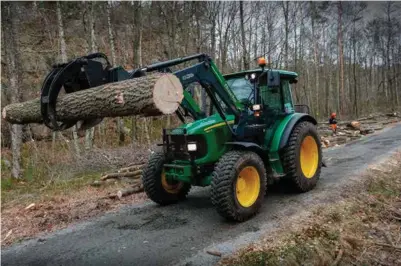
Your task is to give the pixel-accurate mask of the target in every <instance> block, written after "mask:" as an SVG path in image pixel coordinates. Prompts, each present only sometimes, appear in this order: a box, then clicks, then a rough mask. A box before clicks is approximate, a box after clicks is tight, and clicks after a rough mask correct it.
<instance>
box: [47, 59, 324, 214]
mask: <svg viewBox="0 0 401 266" xmlns="http://www.w3.org/2000/svg"><path fill="white" fill-rule="evenodd" d="M194 60H197V62H195V63H190V64H189V62H191V61H194ZM179 64H187V65H188V64H189V66H186V67H184V68H183V69H180V70H177V71H174V72H173V71H172V70H171V69H170V68H171V67H173V66H176V65H179ZM259 67H260V68H258V69H254V70H246V71H243V72H239V73H233V74H228V75H224V76H223V75H222V74H221V73H220V71H219V70H218V68H217V66H216V65H215V63H214V62H213V60H212V59H211V58H210V57H209V56H208V55H206V54H196V55H192V56H187V57H183V58H177V59H173V60H169V61H166V62H159V63H155V64H152V65H149V66H145V67H141V68H139V69H136V70H132V71H126V70H125V69H123V68H122V67H114V68H113V67H111V64H110V63H109V61H108V59H107V57H106V55H104V54H102V53H94V54H90V55H88V56H84V57H81V58H77V59H75V60H72V61H71V62H69V63H66V64H59V65H55V66H54V67H53V69H52V71H51V72H50V73H49V74H48V75H47V77H46V79H45V82H44V83H43V87H42V90H41V112H42V115H43V122H44V124H45V125H47V126H48V127H49V128H51V129H53V130H62V129H66V128H68V127H71V126H73V125H74V124H75V123H76V121H67V122H64V123H61V124H59V123H58V121H56V114H55V110H56V109H55V106H56V101H57V97H58V94H59V92H60V90H61V88H62V87H64V90H65V91H66V93H70V92H74V91H77V90H82V89H85V88H90V87H96V86H99V85H102V84H105V83H107V82H115V81H120V80H125V79H134V78H138V77H142V76H146V75H147V73H151V72H155V71H158V72H172V73H173V74H174V75H175V76H176V77H177V78H178V79H179V80H180V82H181V83H182V85H183V88H184V98H183V100H182V102H181V103H180V107H179V108H178V110H177V111H176V115H177V116H178V117H179V119H180V120H181V121H182V125H181V126H179V127H178V128H174V129H164V130H163V143H161V144H160V146H161V147H162V149H161V151H159V152H155V153H153V154H152V155H151V157H150V159H149V161H148V164H147V166H146V167H145V169H144V170H143V176H142V180H143V185H144V189H145V192H146V194H147V195H148V197H149V198H150V199H151V200H153V201H154V202H156V203H158V204H161V205H167V204H172V203H176V202H179V201H181V200H184V199H185V198H186V197H187V194H188V192H189V190H190V189H191V186H202V187H205V186H209V185H210V186H211V199H212V203H213V205H214V206H215V207H216V209H217V211H218V212H219V213H220V214H221V215H222V216H224V217H226V218H227V219H230V220H235V221H244V220H246V219H249V218H250V217H252V216H253V215H255V214H256V213H257V212H258V210H259V209H260V207H261V205H262V203H263V199H264V196H265V193H266V187H267V185H268V184H271V183H273V182H275V181H278V180H280V179H285V180H286V181H287V183H289V185H290V186H291V187H293V188H294V189H295V190H297V191H299V192H306V191H309V190H311V189H312V188H314V187H315V185H316V183H317V180H318V179H319V176H320V169H321V166H322V151H321V143H320V139H319V136H318V133H317V131H316V127H315V126H316V124H317V122H316V120H315V119H314V118H313V117H312V116H310V115H309V114H308V113H309V110H308V108H307V106H296V105H294V104H293V100H292V96H291V84H293V83H296V82H297V74H296V73H294V72H290V71H283V70H273V69H270V68H266V63H265V61H264V60H260V62H259ZM194 84H198V86H199V87H200V89H201V92H202V93H201V95H203V96H204V98H205V99H203V100H202V101H201V102H202V106H200V104H198V103H197V101H196V100H195V99H196V97H195V95H194V90H193V85H194ZM206 97H207V98H206ZM205 103H208V104H205ZM302 107H304V109H305V110H300V109H302ZM100 121H101V119H100V120H99V119H92V120H88V121H84V124H86V125H88V126H93V125H95V124H96V123H99V122H100Z"/></svg>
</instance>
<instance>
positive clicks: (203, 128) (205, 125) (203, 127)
mask: <svg viewBox="0 0 401 266" xmlns="http://www.w3.org/2000/svg"><path fill="white" fill-rule="evenodd" d="M234 119H235V117H234V115H228V116H227V122H228V124H229V125H232V124H234ZM224 126H226V123H225V122H224V120H223V119H222V118H221V117H220V115H219V114H214V115H211V116H209V117H206V118H204V119H200V120H196V121H194V122H192V123H187V124H183V125H181V126H179V127H178V128H177V129H176V130H173V131H172V132H171V134H177V135H178V134H182V130H180V129H184V128H185V129H186V131H187V134H188V135H196V134H204V133H208V132H210V131H211V130H213V129H214V128H219V127H224Z"/></svg>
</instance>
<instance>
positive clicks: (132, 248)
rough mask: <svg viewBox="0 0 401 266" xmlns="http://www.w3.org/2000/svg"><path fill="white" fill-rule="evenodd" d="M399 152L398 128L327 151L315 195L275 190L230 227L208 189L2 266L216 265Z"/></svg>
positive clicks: (87, 226) (120, 215)
mask: <svg viewBox="0 0 401 266" xmlns="http://www.w3.org/2000/svg"><path fill="white" fill-rule="evenodd" d="M400 147H401V125H400V124H396V125H394V126H393V127H390V128H386V129H384V130H383V131H381V132H379V133H376V134H374V135H371V136H369V137H364V138H362V139H360V140H357V141H355V142H352V143H348V144H346V145H345V146H340V147H334V148H330V149H326V150H325V151H324V157H325V159H326V161H327V165H328V167H327V168H323V171H322V175H321V180H320V182H319V184H318V186H317V187H316V189H315V190H313V191H311V192H308V193H304V194H289V193H285V192H283V191H280V190H281V189H280V188H279V187H278V188H273V189H271V190H270V191H269V193H268V196H267V197H266V200H265V203H264V206H263V208H262V210H261V212H260V214H259V215H257V216H256V217H254V218H253V219H251V220H249V221H247V222H244V223H240V224H235V223H228V222H226V221H225V220H224V219H222V218H221V217H220V216H219V215H218V214H217V212H216V211H215V210H214V208H213V206H212V205H211V202H210V199H209V189H208V188H201V189H194V190H193V191H192V192H191V193H190V195H189V198H188V200H187V201H185V202H182V203H180V204H177V205H173V206H167V207H159V206H156V205H155V204H154V203H146V204H142V205H136V206H127V207H124V208H123V209H121V210H119V211H118V212H117V213H109V214H107V215H104V216H102V217H99V218H96V219H93V220H91V221H89V222H85V223H81V224H76V225H71V226H70V227H68V228H67V229H64V230H61V231H59V232H56V233H53V234H50V235H45V236H42V237H40V238H36V239H32V240H28V241H25V242H22V243H19V244H16V245H14V246H11V247H8V248H6V249H3V250H2V254H1V264H2V265H141V266H145V265H152V266H157V265H213V264H214V263H216V262H217V261H218V260H219V259H220V257H218V256H215V255H211V254H209V253H207V251H217V252H219V253H221V254H222V255H225V254H230V253H231V252H233V251H235V250H237V249H238V248H239V247H241V245H243V244H247V243H249V242H250V241H253V240H257V239H258V238H259V237H260V236H262V234H266V233H268V232H269V230H274V228H277V227H279V226H280V221H282V220H284V219H287V218H288V217H291V216H293V215H296V214H297V213H299V212H300V211H301V210H303V209H306V208H308V207H309V206H314V205H317V204H319V203H325V202H330V201H333V200H335V199H336V194H338V193H341V191H342V188H344V187H345V186H347V184H349V182H351V181H352V180H354V179H356V178H357V177H358V175H360V173H362V172H363V171H364V170H366V169H367V168H368V167H369V166H371V165H373V164H375V163H378V162H380V161H381V160H384V159H386V158H387V157H389V156H390V155H391V154H392V152H394V151H395V150H397V149H399V148H400Z"/></svg>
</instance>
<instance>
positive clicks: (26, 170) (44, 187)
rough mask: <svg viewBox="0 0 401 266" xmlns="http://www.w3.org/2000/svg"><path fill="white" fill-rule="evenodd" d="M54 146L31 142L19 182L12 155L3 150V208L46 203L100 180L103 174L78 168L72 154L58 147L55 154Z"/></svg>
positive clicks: (23, 153) (28, 143)
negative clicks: (13, 166) (13, 172)
mask: <svg viewBox="0 0 401 266" xmlns="http://www.w3.org/2000/svg"><path fill="white" fill-rule="evenodd" d="M51 150H52V149H51V143H45V142H43V143H41V145H40V146H39V145H38V146H36V144H35V143H31V142H27V143H25V144H24V145H23V148H22V153H21V155H22V162H21V167H22V169H23V171H22V176H21V178H19V179H15V178H12V177H11V168H10V166H9V165H10V163H9V162H11V158H12V157H11V154H10V152H8V151H6V150H2V160H1V170H2V173H1V196H2V197H1V205H2V208H3V207H6V206H8V205H9V204H25V203H27V202H29V201H32V200H44V199H45V198H46V197H52V196H55V195H59V194H68V193H70V192H72V191H74V190H76V189H80V188H82V187H85V186H87V185H88V184H89V183H91V181H93V180H95V179H98V178H99V176H100V175H101V173H100V172H99V171H95V170H87V169H85V168H82V167H81V168H80V167H77V166H76V165H75V164H74V158H73V157H72V156H71V151H70V150H69V148H68V147H66V146H65V144H62V143H58V144H57V146H56V147H54V149H53V150H56V152H54V153H53V152H51Z"/></svg>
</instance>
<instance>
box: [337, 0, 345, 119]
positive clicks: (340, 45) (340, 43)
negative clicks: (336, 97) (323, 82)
mask: <svg viewBox="0 0 401 266" xmlns="http://www.w3.org/2000/svg"><path fill="white" fill-rule="evenodd" d="M342 13H343V7H342V3H341V1H339V2H338V36H337V38H338V51H339V56H338V57H339V61H340V69H339V70H340V74H339V76H340V106H339V107H340V115H341V114H343V113H344V104H345V97H344V52H343V41H342V22H341V19H342Z"/></svg>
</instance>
